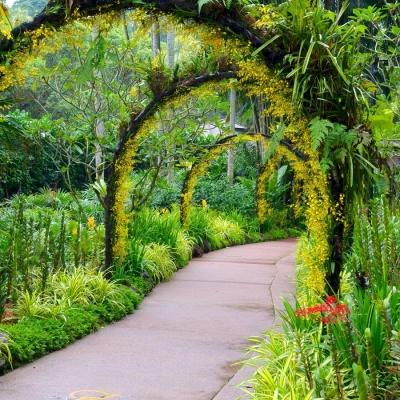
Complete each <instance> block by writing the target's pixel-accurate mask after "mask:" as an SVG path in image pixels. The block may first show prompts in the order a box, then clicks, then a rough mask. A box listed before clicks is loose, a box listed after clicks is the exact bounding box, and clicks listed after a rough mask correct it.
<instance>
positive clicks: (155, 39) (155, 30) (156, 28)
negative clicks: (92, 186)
mask: <svg viewBox="0 0 400 400" xmlns="http://www.w3.org/2000/svg"><path fill="white" fill-rule="evenodd" d="M151 38H152V45H151V49H152V51H153V59H154V58H156V57H157V56H158V55H159V54H160V50H161V44H160V25H159V24H158V22H155V23H154V24H153V26H152V28H151Z"/></svg>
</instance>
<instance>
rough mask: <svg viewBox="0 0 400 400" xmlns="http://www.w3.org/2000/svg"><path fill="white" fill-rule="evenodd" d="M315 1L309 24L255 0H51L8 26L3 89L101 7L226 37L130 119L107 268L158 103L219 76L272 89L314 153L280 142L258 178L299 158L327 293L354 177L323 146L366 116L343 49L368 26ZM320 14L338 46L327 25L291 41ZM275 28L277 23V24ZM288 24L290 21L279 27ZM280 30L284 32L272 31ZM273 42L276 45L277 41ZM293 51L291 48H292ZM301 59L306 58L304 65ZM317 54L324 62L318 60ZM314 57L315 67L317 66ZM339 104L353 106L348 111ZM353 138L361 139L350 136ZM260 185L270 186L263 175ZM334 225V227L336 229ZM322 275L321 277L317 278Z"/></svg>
mask: <svg viewBox="0 0 400 400" xmlns="http://www.w3.org/2000/svg"><path fill="white" fill-rule="evenodd" d="M139 7H142V8H139ZM309 7H310V10H311V13H310V16H309V19H308V20H307V23H305V24H303V23H301V24H300V23H299V22H298V19H297V18H296V17H295V16H294V14H293V13H290V11H289V12H287V13H286V14H285V15H277V13H276V12H275V10H274V9H272V8H271V7H270V6H264V5H254V6H251V7H250V6H245V5H243V4H241V3H239V2H233V3H232V4H231V5H230V6H229V7H227V6H226V5H225V3H218V2H209V3H205V4H203V5H202V6H201V5H200V3H197V2H185V1H176V0H167V1H162V2H161V1H160V2H150V1H147V0H145V1H142V0H141V1H138V2H137V3H135V2H132V1H126V0H121V1H120V2H114V1H110V0H103V1H101V2H98V1H85V0H74V1H71V2H67V3H63V4H58V2H56V1H50V2H49V5H48V7H46V9H45V10H43V11H42V12H41V13H40V14H39V15H38V16H37V17H36V18H35V19H34V20H33V21H31V22H29V23H25V24H22V25H21V26H20V27H17V28H14V29H12V30H9V31H8V32H3V35H4V37H3V39H2V41H1V44H0V51H1V60H0V61H1V62H2V65H1V66H0V74H2V81H1V85H0V89H4V88H6V87H8V86H10V85H12V84H13V83H15V82H17V81H18V80H19V79H21V76H20V74H21V72H22V70H23V66H24V63H25V62H26V60H27V57H26V55H27V54H28V53H29V52H31V54H34V53H35V51H40V47H41V43H42V42H40V40H41V39H43V38H45V37H46V36H50V35H53V34H54V33H53V30H54V29H58V28H60V27H61V26H63V25H65V24H67V23H68V22H69V21H71V20H74V19H81V18H85V17H88V16H93V15H95V14H105V15H107V18H109V19H110V20H112V19H113V18H118V17H119V16H118V12H119V11H121V10H123V9H131V8H135V9H136V10H137V11H136V13H137V20H138V21H141V20H145V19H146V18H147V17H146V16H147V14H146V13H147V12H149V13H150V14H151V15H156V16H157V15H160V14H164V13H167V14H169V15H172V16H173V18H174V22H180V23H182V22H183V23H184V24H185V26H186V28H187V29H188V31H190V30H192V31H193V30H196V27H197V26H198V24H202V26H203V27H208V28H207V29H203V31H202V32H201V40H202V41H203V42H204V43H205V42H209V43H210V44H211V47H213V46H212V43H213V42H215V41H217V42H218V43H216V46H214V49H215V48H217V47H218V48H219V53H218V51H216V52H214V54H213V56H214V62H213V63H212V67H213V68H212V69H213V70H208V71H204V73H203V74H200V75H199V74H192V75H190V76H187V75H184V76H181V77H179V76H175V77H174V81H171V82H167V84H166V85H165V87H164V88H163V90H162V91H161V92H159V93H157V94H155V96H154V98H153V99H152V100H151V101H150V102H149V103H148V105H147V106H146V107H145V108H144V109H143V110H140V111H139V112H135V113H134V114H133V115H132V116H131V118H130V121H128V122H127V123H124V124H121V138H120V142H119V144H118V146H117V147H116V149H115V152H114V158H113V162H112V165H111V167H110V171H109V178H108V189H107V196H106V201H105V206H106V216H105V223H106V226H107V233H106V267H107V268H108V267H110V266H111V265H112V263H113V260H114V259H115V258H118V257H120V256H121V255H123V251H124V240H125V239H124V238H125V229H126V228H125V223H126V219H127V215H126V214H125V211H124V200H125V198H126V191H127V187H126V176H127V174H128V173H129V171H130V169H131V167H132V157H133V154H134V153H135V151H136V149H137V139H138V138H140V137H142V136H143V135H145V134H146V129H147V124H149V123H150V122H149V121H150V118H151V116H152V115H153V114H154V112H155V111H156V109H157V107H158V106H160V105H161V104H165V103H166V102H168V101H171V100H172V101H176V99H177V98H179V96H180V95H182V94H184V93H187V92H188V91H189V90H191V88H195V87H200V86H201V85H203V84H205V83H208V82H210V81H220V80H226V79H235V80H236V81H237V82H235V84H236V85H237V88H238V89H240V90H242V91H244V92H245V93H246V94H247V95H249V96H252V95H263V96H264V97H265V98H266V100H267V102H268V109H267V111H266V112H267V113H268V114H269V115H271V116H273V117H274V118H275V119H277V120H281V121H282V122H283V123H284V125H285V129H284V133H283V136H282V137H281V138H280V139H279V140H280V141H282V140H285V141H286V142H288V143H289V144H290V145H291V146H293V148H294V149H296V151H299V152H301V153H302V154H304V155H305V156H306V157H307V160H299V159H298V157H296V156H295V155H293V153H292V152H290V151H289V150H288V149H287V148H285V147H283V146H276V148H275V149H273V150H274V151H273V152H272V151H271V154H270V158H269V161H268V163H267V164H266V166H265V168H264V170H263V173H262V174H261V175H260V178H259V181H260V182H262V180H263V179H266V177H267V176H268V173H269V172H270V171H271V169H272V168H273V165H274V163H275V162H276V160H278V159H279V158H280V157H281V156H282V155H283V154H284V155H285V157H286V158H287V159H288V160H289V161H290V162H291V163H292V165H293V168H294V170H295V172H296V187H297V188H301V190H302V193H301V195H299V196H298V198H299V202H298V204H297V206H296V212H300V210H301V209H303V212H304V214H305V215H306V225H307V228H308V231H309V245H310V246H311V247H312V251H309V254H310V255H309V256H307V255H304V257H303V262H304V263H306V264H307V268H308V270H309V278H307V279H309V280H310V283H312V282H316V283H315V286H316V287H315V289H316V294H317V295H318V294H321V293H322V290H323V278H324V275H325V267H326V264H327V263H328V262H329V260H330V259H332V260H333V262H334V263H335V264H336V267H335V268H334V270H335V275H337V274H338V273H339V271H340V264H341V262H342V243H343V234H344V233H343V231H344V224H343V220H342V218H340V216H339V217H338V215H339V211H338V210H343V209H345V207H344V206H343V201H346V199H345V200H344V197H343V196H344V188H345V187H346V185H347V184H348V183H346V182H344V180H345V179H346V176H345V174H344V173H343V167H342V165H341V161H340V160H339V161H337V160H335V162H336V164H334V162H333V161H332V160H329V161H330V162H331V167H332V168H331V174H329V175H328V174H327V170H326V169H324V168H323V165H322V164H321V163H320V156H321V152H317V150H318V149H319V148H321V143H322V142H323V140H324V138H326V137H328V135H329V133H330V132H331V131H333V130H334V128H335V126H334V123H336V124H339V125H340V124H343V125H342V126H344V128H345V129H346V128H347V129H351V128H353V126H354V125H355V124H356V123H358V122H359V121H360V120H361V117H360V115H361V113H360V106H359V103H358V100H357V93H362V92H361V87H362V85H361V83H362V82H361V80H360V79H359V80H358V81H356V80H354V81H352V82H350V80H349V79H348V77H346V75H345V73H344V71H343V68H342V67H341V66H340V65H339V64H338V59H337V57H339V55H340V57H342V55H341V52H342V50H340V49H342V48H343V46H344V44H343V43H344V41H345V40H347V39H349V38H350V39H349V40H352V41H354V40H355V39H357V37H359V36H360V35H361V33H360V32H361V31H349V33H348V35H344V36H343V38H342V37H341V36H340V35H341V33H340V31H339V30H335V29H336V28H337V25H338V21H339V18H340V15H339V16H338V17H337V19H336V20H335V21H333V22H332V21H331V16H329V15H328V14H326V15H324V14H323V13H322V14H321V13H319V14H318V13H317V12H315V13H313V12H312V11H313V8H312V7H313V6H312V5H311V4H310V5H309ZM303 11H305V10H302V12H303ZM317 11H318V10H317ZM106 13H107V14H106ZM321 15H322V17H321ZM317 18H320V22H321V21H322V22H321V23H320V25H321V26H323V27H324V29H325V28H326V27H327V26H328V25H329V24H331V25H330V29H328V30H327V31H328V32H330V34H331V35H332V36H331V38H330V40H331V41H332V43H333V45H332V47H330V46H329V45H326V43H324V42H323V41H322V36H321V35H322V33H320V34H319V35H320V36H319V40H318V41H317V42H313V40H311V42H310V43H311V44H310V43H309V42H307V40H306V39H302V40H299V41H298V42H295V43H294V44H293V45H289V44H288V41H287V40H285V37H284V32H285V29H286V31H288V26H289V25H290V24H291V27H292V28H293V29H295V30H296V29H297V30H303V29H304V32H306V33H307V35H314V34H317V33H318V32H316V31H313V30H312V29H311V33H310V32H309V31H310V29H309V27H310V26H311V27H314V28H315V29H317V28H318V26H319V25H318V24H317V22H318V21H317ZM281 21H286V22H285V24H286V25H285V26H284V28H285V29H283V28H282V27H281V25H279V24H281V23H282V22H281ZM307 24H308V25H307ZM50 27H51V28H50ZM271 27H273V29H270V28H271ZM281 28H282V30H279V29H281ZM274 29H275V30H276V31H277V32H279V33H278V34H276V35H275V36H272V37H271V35H272V32H273V30H274ZM318 29H319V28H318ZM289 31H290V29H289ZM302 32H303V31H302ZM357 35H358V36H357ZM286 39H287V38H286ZM272 43H274V46H272V45H271V44H272ZM315 43H316V44H315ZM336 43H338V46H339V47H338V49H337V50H338V56H337V57H336V56H335V55H334V54H333V53H332V52H333V51H334V47H335V46H336ZM221 44H222V45H221ZM304 46H308V47H307V49H308V50H307V52H306V53H304V52H303V48H304ZM340 46H342V47H340ZM32 50H34V51H32ZM288 50H290V52H289V53H288ZM346 51H351V50H350V49H348V50H346ZM344 52H345V51H344ZM255 53H257V55H256V54H255ZM218 56H221V57H222V56H223V58H218ZM321 59H322V60H323V61H324V63H323V64H324V65H323V68H324V71H323V72H324V73H325V72H326V71H327V70H328V71H329V79H331V80H332V81H333V82H334V83H335V85H336V86H334V89H333V90H332V91H331V92H329V93H328V95H327V99H325V98H322V99H321V96H322V94H321V93H322V92H323V87H322V86H321V88H320V92H319V93H317V94H316V93H315V92H316V86H318V85H319V81H318V74H320V73H321V71H320V70H319V69H318V68H322V66H320V67H318V63H319V64H320V65H322V63H321V62H320V60H321ZM301 61H304V63H302V64H300V62H301ZM314 61H315V62H316V65H315V66H314V64H313V62H314ZM343 62H345V63H347V64H346V68H348V70H350V68H352V67H353V66H352V64H351V62H352V60H351V57H350V56H349V55H348V54H347V55H346V59H345V61H343ZM10 65H11V67H10ZM309 65H310V66H311V67H312V68H311V69H309V68H308V67H309ZM277 66H279V68H282V69H283V70H284V71H286V72H285V73H284V74H281V73H279V72H277V71H274V68H275V67H277ZM279 68H278V69H279ZM354 68H356V67H354ZM357 68H358V69H359V70H360V69H361V70H362V68H363V66H362V65H359V66H357ZM309 71H311V72H310V73H312V74H313V75H311V76H310V77H308V78H307V79H305V75H306V74H307V73H308V72H309ZM356 72H357V71H356ZM354 76H356V74H354V75H353V77H354ZM293 79H294V81H293ZM335 79H336V82H335ZM299 80H301V84H299ZM309 82H311V84H310V83H309ZM364 86H365V85H364ZM348 93H350V94H348ZM341 96H342V97H343V98H344V99H345V101H343V100H342V97H341ZM336 97H337V99H336ZM335 99H336V100H335ZM342 101H343V103H342ZM340 103H342V104H344V105H345V107H346V108H345V109H344V110H343V107H342V106H341V105H340ZM303 108H304V109H307V113H304V112H303ZM342 114H343V115H342ZM315 116H319V117H324V118H327V117H329V118H332V119H333V120H334V122H333V123H330V125H329V124H327V123H325V125H324V123H323V122H322V123H320V124H319V125H318V124H316V123H315V124H311V125H309V122H310V120H312V119H314V117H315ZM358 132H359V133H360V134H361V133H362V134H364V135H365V134H368V130H367V129H366V128H364V127H361V128H360V127H359V128H358ZM351 146H352V144H350V147H351ZM272 147H273V146H272ZM272 147H271V148H272ZM325 150H326V151H327V152H328V153H329V147H328V148H326V146H325V148H324V153H325ZM342 164H343V163H342ZM325 165H327V164H325ZM328 169H329V168H328ZM259 187H262V184H260V185H259ZM259 197H260V198H261V197H262V191H260V192H259ZM260 204H261V205H260V206H259V212H264V211H265V210H264V209H265V205H264V206H263V205H262V202H261V203H260ZM332 227H334V228H333V229H332ZM329 230H331V231H333V236H334V237H333V239H332V244H333V255H331V254H330V250H329V243H328V237H329ZM314 275H315V276H317V279H316V278H315V277H314ZM337 289H338V286H335V287H334V290H337Z"/></svg>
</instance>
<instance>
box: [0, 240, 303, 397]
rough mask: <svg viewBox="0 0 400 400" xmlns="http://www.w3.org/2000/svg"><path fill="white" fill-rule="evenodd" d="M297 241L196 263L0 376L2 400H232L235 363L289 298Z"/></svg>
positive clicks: (237, 377)
mask: <svg viewBox="0 0 400 400" xmlns="http://www.w3.org/2000/svg"><path fill="white" fill-rule="evenodd" d="M294 249H295V240H294V239H286V240H281V241H276V242H266V243H257V244H249V245H245V246H237V247H231V248H226V249H223V250H219V251H215V252H212V253H209V254H206V255H204V256H203V257H202V258H198V259H194V260H192V261H191V262H190V264H189V265H188V266H187V267H186V268H185V269H183V270H180V271H179V272H177V273H176V274H175V276H174V277H173V278H172V279H171V281H170V282H165V283H162V284H160V285H158V286H157V287H156V288H155V289H154V290H153V291H152V292H151V293H150V294H149V296H148V297H147V298H146V299H145V300H144V301H143V302H142V304H141V305H140V307H139V309H138V310H137V311H136V312H135V313H134V314H132V315H129V316H128V317H126V318H124V319H123V320H121V321H118V322H116V323H114V324H111V325H110V326H108V327H106V328H104V329H101V330H100V331H98V332H96V333H94V334H92V335H90V336H87V337H86V338H84V339H82V340H79V341H78V342H76V343H74V344H72V345H70V346H69V347H68V348H66V349H63V350H60V351H57V352H55V353H52V354H50V355H48V356H46V357H43V358H41V359H40V360H38V361H36V362H33V363H31V364H29V365H26V366H25V367H22V368H19V369H17V370H15V371H12V372H10V373H8V374H7V375H5V376H2V377H0V399H1V400H39V399H40V400H50V399H57V400H58V399H59V400H69V399H81V400H95V399H105V398H115V399H116V400H136V399H142V400H203V399H204V400H211V399H214V400H234V399H236V398H238V397H239V396H241V395H243V392H242V391H240V390H238V389H236V388H235V385H237V384H238V383H240V382H241V381H243V380H244V379H246V377H247V376H248V373H249V369H248V368H247V369H245V368H242V369H240V365H238V364H236V365H234V363H236V362H238V361H240V360H241V359H242V357H243V355H244V348H245V347H246V346H247V345H249V342H248V341H247V340H246V338H248V337H250V336H257V335H259V334H260V333H261V332H263V331H264V330H265V329H267V328H269V327H271V326H272V325H273V324H274V323H275V322H276V308H279V307H280V304H281V301H280V296H281V295H287V296H288V295H290V293H292V292H293V291H294V287H293V284H292V283H291V282H292V281H293V280H294V272H293V271H294V256H293V253H294Z"/></svg>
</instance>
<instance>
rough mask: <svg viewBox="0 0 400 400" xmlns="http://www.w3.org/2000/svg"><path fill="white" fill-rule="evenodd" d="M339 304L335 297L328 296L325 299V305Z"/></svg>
mask: <svg viewBox="0 0 400 400" xmlns="http://www.w3.org/2000/svg"><path fill="white" fill-rule="evenodd" d="M335 303H337V298H336V297H335V296H328V297H327V298H326V299H325V304H335Z"/></svg>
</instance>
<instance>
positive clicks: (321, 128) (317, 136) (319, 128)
mask: <svg viewBox="0 0 400 400" xmlns="http://www.w3.org/2000/svg"><path fill="white" fill-rule="evenodd" d="M309 128H310V132H311V141H312V150H313V151H316V150H317V149H318V147H320V145H321V144H322V142H323V141H324V139H325V138H326V137H327V136H328V134H329V128H331V129H332V128H333V124H332V122H330V121H328V120H326V119H321V118H319V117H317V118H314V119H313V120H311V122H310V123H309Z"/></svg>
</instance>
